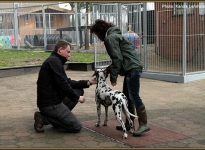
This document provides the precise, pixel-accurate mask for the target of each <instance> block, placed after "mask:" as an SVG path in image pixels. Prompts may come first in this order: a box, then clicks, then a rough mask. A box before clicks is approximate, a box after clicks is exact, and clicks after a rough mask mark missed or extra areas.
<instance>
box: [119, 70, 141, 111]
mask: <svg viewBox="0 0 205 150" xmlns="http://www.w3.org/2000/svg"><path fill="white" fill-rule="evenodd" d="M140 75H141V72H140V71H137V70H131V71H128V73H126V75H125V77H124V82H123V93H124V94H125V95H126V96H127V98H128V105H130V104H134V105H135V108H136V109H137V108H139V107H140V106H141V105H143V102H142V100H141V98H140V96H139V91H140Z"/></svg>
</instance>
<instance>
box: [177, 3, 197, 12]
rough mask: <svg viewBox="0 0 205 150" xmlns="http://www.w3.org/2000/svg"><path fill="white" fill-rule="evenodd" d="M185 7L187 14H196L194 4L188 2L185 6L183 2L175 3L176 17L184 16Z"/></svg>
mask: <svg viewBox="0 0 205 150" xmlns="http://www.w3.org/2000/svg"><path fill="white" fill-rule="evenodd" d="M184 7H185V8H186V14H194V2H187V3H186V5H185V6H184V3H183V2H175V3H174V15H183V14H184Z"/></svg>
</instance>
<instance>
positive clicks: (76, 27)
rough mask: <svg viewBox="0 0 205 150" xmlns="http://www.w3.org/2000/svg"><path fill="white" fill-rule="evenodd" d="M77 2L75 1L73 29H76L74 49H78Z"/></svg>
mask: <svg viewBox="0 0 205 150" xmlns="http://www.w3.org/2000/svg"><path fill="white" fill-rule="evenodd" d="M77 10H78V9H77V3H75V29H76V30H75V31H76V49H77V51H79V32H78V14H77Z"/></svg>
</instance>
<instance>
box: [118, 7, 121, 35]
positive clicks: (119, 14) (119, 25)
mask: <svg viewBox="0 0 205 150" xmlns="http://www.w3.org/2000/svg"><path fill="white" fill-rule="evenodd" d="M121 10H122V5H121V3H118V27H119V28H120V30H121V31H122V19H121V17H122V11H121Z"/></svg>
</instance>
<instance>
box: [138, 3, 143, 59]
mask: <svg viewBox="0 0 205 150" xmlns="http://www.w3.org/2000/svg"><path fill="white" fill-rule="evenodd" d="M138 10H139V33H138V35H139V37H140V57H141V54H142V39H143V38H142V16H141V12H142V11H141V3H140V4H139V5H138Z"/></svg>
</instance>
